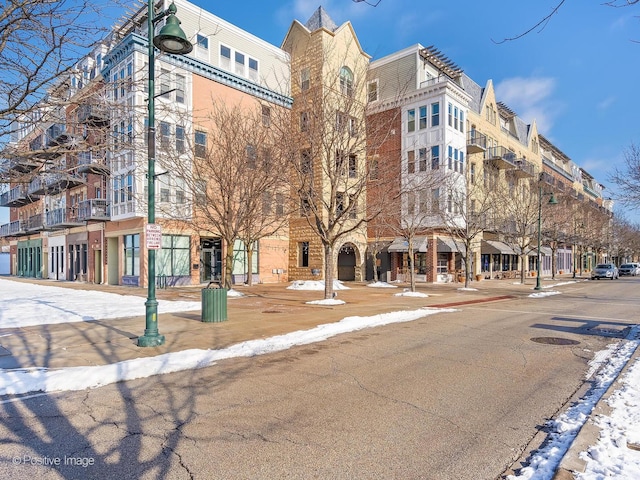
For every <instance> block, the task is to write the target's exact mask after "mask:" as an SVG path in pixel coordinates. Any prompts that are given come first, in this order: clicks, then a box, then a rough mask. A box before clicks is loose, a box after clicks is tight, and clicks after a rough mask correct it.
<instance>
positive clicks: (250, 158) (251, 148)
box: [246, 145, 258, 170]
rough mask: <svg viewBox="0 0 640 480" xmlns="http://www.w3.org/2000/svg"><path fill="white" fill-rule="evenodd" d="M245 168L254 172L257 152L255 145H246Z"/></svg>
mask: <svg viewBox="0 0 640 480" xmlns="http://www.w3.org/2000/svg"><path fill="white" fill-rule="evenodd" d="M246 151H247V168H250V169H251V170H255V168H256V165H257V159H258V151H257V149H256V146H255V145H247V148H246Z"/></svg>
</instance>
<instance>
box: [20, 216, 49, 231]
mask: <svg viewBox="0 0 640 480" xmlns="http://www.w3.org/2000/svg"><path fill="white" fill-rule="evenodd" d="M44 225H45V223H44V215H43V214H42V213H37V214H35V215H32V216H30V217H29V218H28V219H27V221H26V225H25V226H24V227H25V230H26V231H27V232H34V231H37V230H43V229H44Z"/></svg>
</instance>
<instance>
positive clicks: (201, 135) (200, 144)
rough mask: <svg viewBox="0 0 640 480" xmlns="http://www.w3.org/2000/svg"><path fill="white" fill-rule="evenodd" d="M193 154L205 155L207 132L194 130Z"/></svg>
mask: <svg viewBox="0 0 640 480" xmlns="http://www.w3.org/2000/svg"><path fill="white" fill-rule="evenodd" d="M195 156H196V157H200V158H204V157H206V156H207V133H206V132H203V131H200V130H196V133H195Z"/></svg>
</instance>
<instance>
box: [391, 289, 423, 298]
mask: <svg viewBox="0 0 640 480" xmlns="http://www.w3.org/2000/svg"><path fill="white" fill-rule="evenodd" d="M393 296H394V297H421V298H426V297H428V296H429V295H427V294H426V293H422V292H412V291H411V290H409V289H406V288H405V290H404V291H403V292H400V293H394V294H393Z"/></svg>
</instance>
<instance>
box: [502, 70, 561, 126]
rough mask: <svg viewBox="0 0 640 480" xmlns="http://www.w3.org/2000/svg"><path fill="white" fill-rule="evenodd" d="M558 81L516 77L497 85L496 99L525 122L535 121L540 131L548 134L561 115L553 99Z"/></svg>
mask: <svg viewBox="0 0 640 480" xmlns="http://www.w3.org/2000/svg"><path fill="white" fill-rule="evenodd" d="M555 86H556V81H555V79H553V78H549V77H530V78H524V77H514V78H507V79H505V80H503V81H501V82H500V83H498V84H496V86H495V91H496V98H497V100H498V101H499V102H503V103H505V104H506V105H507V106H509V108H511V109H512V110H513V111H515V112H516V113H517V114H518V116H519V117H520V118H522V119H523V120H524V121H525V122H527V123H531V122H533V120H535V121H536V124H537V125H538V130H540V131H541V132H543V133H547V132H549V131H550V130H551V127H552V126H553V123H554V120H555V118H556V116H557V115H558V113H559V108H558V104H557V102H555V101H554V100H553V99H552V98H551V97H552V94H553V91H554V90H555Z"/></svg>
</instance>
